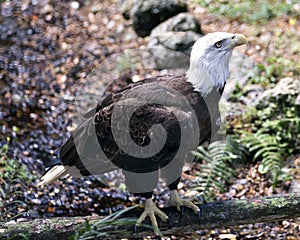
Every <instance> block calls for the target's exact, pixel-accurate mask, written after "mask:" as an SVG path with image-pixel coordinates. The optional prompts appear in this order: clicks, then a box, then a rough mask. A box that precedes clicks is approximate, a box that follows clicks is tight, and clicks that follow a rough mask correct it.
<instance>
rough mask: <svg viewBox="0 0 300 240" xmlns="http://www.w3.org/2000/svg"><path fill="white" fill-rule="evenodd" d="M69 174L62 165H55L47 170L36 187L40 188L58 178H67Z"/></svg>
mask: <svg viewBox="0 0 300 240" xmlns="http://www.w3.org/2000/svg"><path fill="white" fill-rule="evenodd" d="M68 174H69V173H68V172H67V169H66V167H65V166H63V165H56V166H53V167H52V168H51V169H49V170H48V171H47V172H46V173H45V174H44V175H43V176H42V178H41V181H40V182H39V183H38V184H37V186H42V185H45V184H49V183H52V182H54V181H55V180H57V179H59V178H63V177H65V176H67V175H68Z"/></svg>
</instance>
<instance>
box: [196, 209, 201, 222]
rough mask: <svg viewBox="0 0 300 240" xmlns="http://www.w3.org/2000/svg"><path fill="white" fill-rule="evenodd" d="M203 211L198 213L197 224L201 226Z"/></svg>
mask: <svg viewBox="0 0 300 240" xmlns="http://www.w3.org/2000/svg"><path fill="white" fill-rule="evenodd" d="M201 215H202V214H201V211H198V212H197V223H198V224H200V223H201Z"/></svg>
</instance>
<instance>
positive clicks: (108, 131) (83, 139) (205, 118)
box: [60, 75, 222, 192]
mask: <svg viewBox="0 0 300 240" xmlns="http://www.w3.org/2000/svg"><path fill="white" fill-rule="evenodd" d="M126 85H127V86H126ZM124 86H125V87H124ZM108 89H109V91H110V90H111V89H114V91H113V92H112V93H110V94H108V95H107V96H106V97H105V98H104V99H103V100H102V101H100V103H99V104H98V106H97V107H96V108H95V109H92V110H91V111H89V112H88V113H87V114H86V115H85V117H84V120H83V122H82V123H81V124H80V125H79V126H78V127H77V129H76V130H75V132H74V133H73V134H72V136H71V137H70V138H69V140H68V141H67V142H66V143H65V144H64V146H62V148H61V151H60V158H61V161H62V163H63V165H66V166H76V168H77V169H78V170H79V171H80V173H81V174H82V175H84V176H87V175H91V174H93V175H98V174H103V173H107V172H110V171H112V170H115V169H118V168H120V169H122V170H126V172H127V173H126V174H125V177H126V180H127V182H126V185H132V184H139V183H141V182H142V180H143V179H140V180H139V179H134V181H133V180H132V181H130V180H129V179H130V176H129V175H130V172H134V173H148V172H152V171H156V170H157V169H160V168H163V167H164V166H166V165H167V164H168V163H170V161H173V160H174V157H175V156H176V154H177V152H178V149H179V147H181V146H182V145H180V144H181V140H182V128H185V127H189V128H196V127H199V133H200V134H199V139H198V141H194V140H193V138H192V137H191V138H187V139H190V140H191V142H190V143H188V144H185V146H189V147H188V148H186V149H185V151H184V152H185V153H186V154H189V153H190V151H191V150H193V149H195V147H197V146H199V144H201V143H203V142H205V141H208V140H209V139H210V137H211V135H212V134H213V133H214V132H216V131H217V130H218V125H217V120H218V118H219V110H218V102H219V98H220V96H221V92H222V90H221V91H213V92H214V93H215V94H210V95H208V96H206V97H202V96H201V94H200V93H199V92H198V91H195V89H194V87H193V86H192V84H191V83H189V82H188V81H187V79H186V77H185V76H174V75H165V76H158V77H152V78H147V79H144V80H142V81H139V82H137V83H131V84H128V77H121V78H119V79H117V80H115V81H114V82H113V83H112V84H111V86H109V87H108ZM116 89H118V90H116ZM179 95H180V96H181V97H183V98H184V99H185V100H186V101H187V102H188V104H189V105H190V106H191V108H192V109H193V111H194V113H195V116H196V119H197V121H196V122H195V121H194V122H192V119H191V113H187V110H186V109H184V107H183V106H184V105H182V104H181V103H180V101H181V99H182V98H179V97H178V96H179ZM124 96H125V97H126V98H125V99H123V98H124ZM145 96H146V97H145ZM144 98H145V102H143V103H141V99H144ZM157 98H158V99H159V100H157ZM157 102H158V103H157ZM137 104H138V107H137ZM116 105H118V106H121V107H123V110H122V113H123V114H126V113H127V112H128V113H129V114H130V113H132V115H131V116H130V118H129V119H130V120H129V127H128V129H122V128H126V124H119V125H118V124H115V126H117V128H118V129H117V131H120V132H123V131H128V132H129V134H130V137H131V139H132V141H133V142H134V143H135V144H136V145H138V146H140V149H141V152H140V153H138V154H139V156H141V157H134V156H132V154H128V153H126V151H124V150H122V149H120V148H119V146H118V142H121V143H122V144H123V145H124V146H125V148H126V139H122V137H123V135H122V134H120V135H119V138H120V139H115V136H114V135H113V131H112V125H113V122H112V121H119V120H120V119H122V118H123V117H124V115H123V116H122V115H120V116H115V119H114V118H113V112H114V109H115V107H116ZM178 116H179V117H178ZM181 116H182V117H181ZM156 124H159V125H161V126H162V127H163V131H165V132H166V133H167V137H166V140H165V142H164V146H162V148H161V150H160V151H159V152H158V153H157V154H154V155H153V156H150V157H146V156H143V152H142V151H143V147H145V146H147V145H149V144H150V143H151V141H155V139H151V137H150V135H151V131H150V130H151V127H153V126H154V125H156ZM193 124H198V126H195V125H193ZM156 134H157V133H156ZM161 134H163V132H162V133H161ZM158 136H159V132H158ZM185 139H186V138H185ZM127 140H128V139H127ZM157 140H158V141H159V140H160V139H159V138H158V139H157ZM128 148H130V146H128ZM103 154H104V155H103ZM176 158H177V159H176V161H178V164H177V166H176V169H175V170H174V172H170V174H172V179H177V178H179V177H180V174H181V170H182V166H183V160H184V158H185V156H183V155H181V156H179V157H178V156H177V157H176ZM178 158H180V159H178ZM174 174H175V175H176V174H177V175H178V176H176V177H174ZM164 175H165V177H166V178H167V179H168V172H166V173H164ZM156 177H157V176H156ZM153 178H154V177H153ZM132 182H133V183H132ZM156 183H157V179H153V186H155V185H156ZM128 187H129V189H135V188H136V187H135V186H131V187H130V186H128ZM138 189H140V188H138ZM133 191H135V190H133ZM140 191H142V184H141V190H140ZM146 192H149V191H146Z"/></svg>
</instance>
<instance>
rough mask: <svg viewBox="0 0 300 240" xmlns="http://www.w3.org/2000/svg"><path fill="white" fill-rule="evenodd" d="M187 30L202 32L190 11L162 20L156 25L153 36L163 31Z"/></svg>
mask: <svg viewBox="0 0 300 240" xmlns="http://www.w3.org/2000/svg"><path fill="white" fill-rule="evenodd" d="M172 31H173V32H187V31H192V32H196V33H201V26H200V23H199V21H198V20H197V18H196V17H194V16H193V15H192V14H190V13H188V12H187V13H179V14H177V15H176V16H174V17H171V18H169V19H168V20H166V21H164V22H162V23H161V24H159V25H158V26H156V27H155V28H154V29H153V30H152V32H151V37H152V36H155V35H159V34H161V33H163V32H172Z"/></svg>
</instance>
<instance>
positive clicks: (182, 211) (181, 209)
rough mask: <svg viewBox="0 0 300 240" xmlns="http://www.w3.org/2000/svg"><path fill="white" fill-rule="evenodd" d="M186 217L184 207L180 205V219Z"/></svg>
mask: <svg viewBox="0 0 300 240" xmlns="http://www.w3.org/2000/svg"><path fill="white" fill-rule="evenodd" d="M183 215H184V205H180V218H182V217H183Z"/></svg>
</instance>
